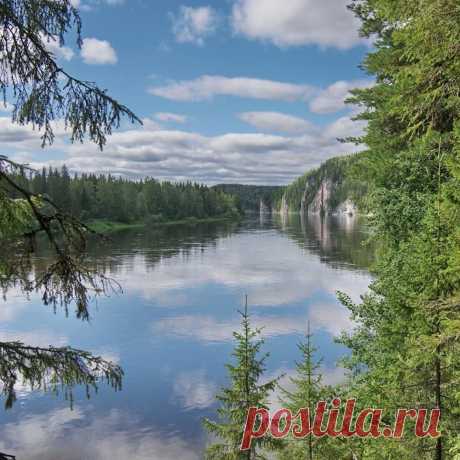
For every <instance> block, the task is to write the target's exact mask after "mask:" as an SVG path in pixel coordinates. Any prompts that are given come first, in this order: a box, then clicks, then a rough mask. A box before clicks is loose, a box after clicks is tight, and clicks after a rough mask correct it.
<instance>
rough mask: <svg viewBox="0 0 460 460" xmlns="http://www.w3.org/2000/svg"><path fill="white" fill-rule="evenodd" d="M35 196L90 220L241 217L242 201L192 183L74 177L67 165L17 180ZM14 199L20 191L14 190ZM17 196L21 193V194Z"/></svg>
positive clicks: (157, 220)
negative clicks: (46, 199)
mask: <svg viewBox="0 0 460 460" xmlns="http://www.w3.org/2000/svg"><path fill="white" fill-rule="evenodd" d="M14 179H15V180H16V182H17V183H19V184H21V185H22V186H23V187H24V188H26V189H27V190H28V191H30V192H31V193H33V194H34V195H38V196H40V195H42V196H47V197H49V198H50V199H51V200H52V202H53V203H54V204H55V205H56V206H57V207H58V208H60V209H64V210H66V211H67V212H69V213H70V214H71V215H73V216H75V217H76V218H78V219H81V220H82V221H84V222H91V221H97V220H106V221H111V222H118V223H123V224H133V223H149V224H154V223H161V222H169V221H180V220H184V219H191V218H192V219H207V218H223V217H238V216H239V215H240V214H241V210H240V205H239V202H238V199H237V198H235V197H233V196H231V195H228V194H226V193H224V192H222V191H219V190H216V189H213V188H209V187H207V186H204V185H201V184H196V183H192V182H186V183H173V182H168V181H165V182H160V181H157V180H155V179H151V178H145V179H141V180H139V181H133V180H126V179H123V178H120V177H114V176H111V175H107V176H105V175H96V174H81V175H73V176H71V175H70V174H69V171H68V169H67V167H66V166H63V167H62V168H61V169H60V170H58V169H56V168H48V169H45V168H44V169H42V171H40V172H37V173H31V174H20V175H17V176H16V177H14ZM11 193H12V196H15V195H14V191H11ZM16 194H17V193H16Z"/></svg>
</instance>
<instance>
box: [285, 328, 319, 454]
mask: <svg viewBox="0 0 460 460" xmlns="http://www.w3.org/2000/svg"><path fill="white" fill-rule="evenodd" d="M312 339H313V334H311V333H310V323H308V327H307V334H306V336H305V339H304V341H302V342H300V343H299V344H298V345H297V346H298V348H299V351H300V355H301V357H302V359H301V361H299V362H296V375H295V376H294V377H290V378H289V381H290V383H291V384H292V385H293V387H294V388H293V390H292V391H290V390H286V389H284V388H282V389H281V393H282V395H283V397H282V400H281V401H282V403H283V407H286V408H287V409H289V410H290V411H291V412H292V414H293V415H295V414H297V413H298V411H299V410H300V409H302V408H308V410H309V415H310V425H311V424H312V423H313V417H312V414H313V413H314V409H315V405H316V403H317V402H318V401H320V400H321V399H322V398H324V396H325V388H324V386H323V383H322V375H321V372H320V367H321V363H322V359H319V360H315V354H316V352H317V348H316V347H315V346H314V345H313V341H312ZM302 444H303V445H302V446H300V442H299V441H294V442H290V443H289V444H288V446H286V448H285V449H283V450H282V452H281V457H280V458H286V459H288V458H298V455H299V454H300V453H302V454H303V457H302V458H307V459H308V460H312V459H313V458H315V457H314V456H313V453H314V450H315V445H314V444H315V439H313V437H312V435H311V434H310V435H309V436H308V437H307V438H306V445H305V443H302Z"/></svg>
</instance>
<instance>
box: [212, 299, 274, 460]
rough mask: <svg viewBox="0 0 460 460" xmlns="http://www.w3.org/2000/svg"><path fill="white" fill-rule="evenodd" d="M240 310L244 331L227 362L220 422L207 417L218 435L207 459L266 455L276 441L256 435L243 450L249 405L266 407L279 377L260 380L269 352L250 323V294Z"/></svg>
mask: <svg viewBox="0 0 460 460" xmlns="http://www.w3.org/2000/svg"><path fill="white" fill-rule="evenodd" d="M240 314H241V318H242V320H241V332H234V333H233V336H234V338H235V340H236V346H235V349H234V351H233V357H234V359H235V363H234V364H227V366H226V367H227V370H228V373H229V377H230V385H229V386H228V387H227V388H223V389H222V391H221V392H220V393H219V394H218V395H217V399H218V401H219V402H220V404H221V406H220V408H219V409H218V411H217V412H218V415H219V418H220V421H219V422H214V421H211V420H208V419H205V420H204V426H205V428H206V429H207V430H208V431H209V433H211V434H212V435H214V436H215V437H216V438H217V441H216V443H214V444H212V445H211V446H209V447H208V448H207V450H206V455H205V458H206V459H208V460H212V459H215V460H239V459H248V460H252V459H254V460H255V459H261V460H262V459H265V458H266V457H265V455H264V453H263V450H264V449H267V448H272V447H274V446H276V445H277V443H276V442H275V440H273V439H272V438H270V437H268V436H267V437H263V438H258V439H254V440H253V443H252V446H251V449H250V450H248V451H245V452H242V451H241V450H240V445H241V439H242V435H243V429H244V424H245V421H246V416H247V413H248V410H249V408H250V407H259V408H262V407H265V408H267V400H268V396H269V395H270V393H271V392H272V391H273V390H274V389H275V386H276V383H277V381H278V380H279V379H275V380H270V381H268V382H266V383H260V379H261V377H262V375H263V373H264V371H265V360H266V359H267V357H268V354H262V355H261V356H260V353H261V349H262V346H263V343H264V341H263V340H262V339H260V338H258V337H259V335H260V330H259V329H253V328H252V327H251V325H250V317H249V314H248V305H247V298H246V304H245V309H244V311H243V312H240Z"/></svg>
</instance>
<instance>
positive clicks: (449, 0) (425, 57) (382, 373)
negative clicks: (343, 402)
mask: <svg viewBox="0 0 460 460" xmlns="http://www.w3.org/2000/svg"><path fill="white" fill-rule="evenodd" d="M352 9H353V11H354V12H355V13H356V14H357V15H358V16H359V17H360V19H361V20H362V24H363V25H362V33H363V34H364V35H366V36H369V37H370V36H374V37H376V38H377V40H376V44H375V49H374V50H373V51H372V52H371V53H370V54H369V55H368V57H367V58H366V60H365V61H364V68H365V70H367V71H368V72H369V73H370V74H373V75H374V76H375V78H376V84H375V86H373V87H372V88H368V89H364V90H356V91H354V97H353V98H352V102H355V103H358V104H359V105H361V106H362V107H363V108H364V112H363V114H362V115H360V116H359V118H361V119H365V120H367V121H368V123H369V124H368V129H367V132H366V134H365V136H364V137H363V138H362V139H360V141H361V142H363V143H365V144H366V145H367V146H368V151H367V152H366V153H365V154H364V158H365V160H364V161H363V162H362V164H361V166H362V168H361V170H362V171H367V174H368V180H369V183H370V184H372V190H371V206H372V211H373V214H374V215H373V219H372V224H373V228H374V232H373V237H374V239H375V241H376V244H377V248H378V249H377V257H376V258H377V263H376V266H375V267H374V276H375V281H374V282H373V283H372V285H371V291H370V293H369V294H368V295H366V296H365V297H364V298H363V302H362V303H361V304H354V303H353V302H352V301H351V300H350V299H349V298H348V297H346V296H344V295H341V299H342V301H343V303H344V304H345V305H347V306H348V307H349V308H350V309H351V311H352V312H353V314H354V317H355V319H356V320H357V322H358V324H359V327H358V328H357V329H356V330H355V331H354V332H353V333H352V334H349V335H344V336H343V337H342V342H343V343H344V344H345V345H347V346H348V347H349V348H350V349H351V350H352V355H351V356H350V357H349V358H348V359H346V364H347V365H348V366H349V367H350V368H351V369H352V370H353V371H354V374H355V375H356V378H355V380H354V385H353V387H352V389H351V391H352V392H353V393H354V394H355V395H356V396H357V397H358V398H359V399H360V400H361V401H362V402H365V403H366V404H367V405H368V406H375V407H383V408H385V409H386V411H387V412H393V411H395V410H396V409H397V408H399V407H424V408H427V409H432V408H440V409H441V411H442V421H441V431H442V433H443V436H442V437H439V438H437V439H431V438H416V437H415V436H413V435H409V434H408V435H407V436H405V437H404V438H403V439H402V440H401V441H398V442H391V441H389V440H387V439H379V440H372V441H369V440H368V441H363V444H364V447H363V449H364V450H363V458H364V459H367V458H369V459H380V458H381V459H387V458H396V457H401V458H419V459H436V460H442V459H447V458H449V452H450V451H452V449H455V445H456V444H458V433H459V432H460V419H459V415H460V414H459V410H458V407H460V391H459V388H460V385H459V376H460V359H459V356H460V353H459V352H460V335H459V334H458V330H459V324H460V310H459V308H458V306H459V302H458V298H459V293H460V255H459V254H460V240H459V235H460V182H459V179H460V176H459V173H458V171H459V167H458V165H459V159H460V157H459V151H460V147H459V146H460V136H459V134H460V99H459V94H460V79H459V75H460V55H459V47H458V43H460V6H459V3H458V0H397V1H395V0H356V1H354V2H353V4H352ZM408 427H411V424H410V423H409V424H408ZM412 427H413V425H412Z"/></svg>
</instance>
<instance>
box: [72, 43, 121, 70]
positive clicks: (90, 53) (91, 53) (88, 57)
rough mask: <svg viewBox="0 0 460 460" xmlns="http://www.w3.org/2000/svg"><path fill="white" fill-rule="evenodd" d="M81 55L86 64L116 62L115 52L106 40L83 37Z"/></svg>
mask: <svg viewBox="0 0 460 460" xmlns="http://www.w3.org/2000/svg"><path fill="white" fill-rule="evenodd" d="M81 56H82V58H83V61H84V62H85V63H86V64H96V65H102V64H116V62H117V60H118V59H117V54H116V53H115V50H114V49H113V48H112V45H111V44H110V43H109V42H108V41H107V40H98V39H97V38H84V39H83V44H82V47H81Z"/></svg>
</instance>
